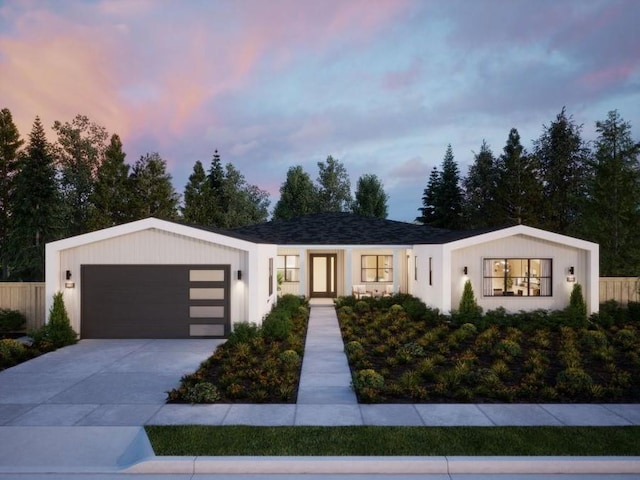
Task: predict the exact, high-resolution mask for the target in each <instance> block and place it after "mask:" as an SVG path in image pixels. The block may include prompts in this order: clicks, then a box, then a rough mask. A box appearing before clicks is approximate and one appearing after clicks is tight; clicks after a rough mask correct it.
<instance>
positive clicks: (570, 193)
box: [534, 107, 588, 234]
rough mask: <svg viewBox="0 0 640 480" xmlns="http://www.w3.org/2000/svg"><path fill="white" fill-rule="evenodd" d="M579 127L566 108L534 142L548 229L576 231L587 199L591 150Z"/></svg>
mask: <svg viewBox="0 0 640 480" xmlns="http://www.w3.org/2000/svg"><path fill="white" fill-rule="evenodd" d="M581 130H582V126H581V125H577V124H576V123H575V121H574V120H573V118H572V117H571V116H567V114H566V112H565V108H564V107H563V108H562V111H561V112H560V113H559V114H558V116H557V117H556V120H555V121H554V122H552V123H551V125H549V126H548V127H544V130H543V132H542V135H541V136H540V138H539V139H538V140H536V142H535V143H534V154H535V156H536V158H537V160H538V162H539V165H540V177H541V180H542V183H543V191H542V193H543V196H544V203H543V206H544V208H543V209H542V212H543V218H542V219H541V225H542V226H543V227H544V228H546V229H547V230H551V231H554V232H558V233H563V234H570V233H573V232H575V226H576V221H577V220H578V211H579V208H580V204H581V201H582V200H583V199H584V196H585V192H584V179H585V177H586V170H587V161H588V149H587V147H586V145H585V143H584V142H583V141H582V137H581V136H580V132H581Z"/></svg>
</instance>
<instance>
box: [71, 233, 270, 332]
mask: <svg viewBox="0 0 640 480" xmlns="http://www.w3.org/2000/svg"><path fill="white" fill-rule="evenodd" d="M247 256H248V253H247V252H246V251H243V250H239V249H235V248H231V247H225V246H221V245H217V244H213V243H210V242H206V241H203V240H198V239H194V238H190V237H186V236H183V235H178V234H175V233H172V232H167V231H164V230H158V229H148V230H142V231H138V232H134V233H129V234H126V235H121V236H118V237H114V238H108V239H105V240H102V241H97V242H93V243H89V244H85V245H80V246H77V247H73V248H70V249H67V250H63V251H61V252H60V257H59V258H60V260H59V261H60V264H59V268H60V275H64V273H65V271H66V270H70V271H71V272H72V280H73V281H74V282H75V288H73V289H68V288H64V289H63V293H64V299H65V305H66V307H67V310H68V313H69V317H70V319H71V323H72V325H73V327H74V329H75V330H76V331H80V321H81V319H80V318H79V317H80V292H81V289H82V280H81V278H80V266H81V265H90V264H93V265H117V264H120V265H127V264H128V265H152V264H158V265H162V264H174V265H180V264H185V265H190V264H194V265H195V264H224V265H231V274H232V277H233V276H234V275H237V271H238V270H239V269H243V270H245V271H246V268H247V265H248V259H247ZM236 278H237V277H234V278H232V279H231V286H230V289H231V291H230V294H231V323H232V324H233V323H235V322H239V321H243V320H247V316H248V307H247V299H246V293H245V290H246V289H245V288H244V287H243V285H242V282H238V281H236ZM62 285H64V282H62ZM258 320H259V319H258Z"/></svg>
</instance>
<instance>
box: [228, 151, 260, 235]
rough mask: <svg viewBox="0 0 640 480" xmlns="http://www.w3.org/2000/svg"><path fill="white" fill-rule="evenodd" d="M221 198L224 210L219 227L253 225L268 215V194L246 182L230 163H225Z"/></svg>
mask: <svg viewBox="0 0 640 480" xmlns="http://www.w3.org/2000/svg"><path fill="white" fill-rule="evenodd" d="M222 198H224V201H225V206H226V210H225V211H224V217H223V218H222V222H221V223H220V224H218V226H219V227H223V228H237V227H242V226H245V225H253V224H256V223H261V222H264V221H266V220H267V217H268V216H269V194H268V193H267V192H265V191H264V190H260V189H259V188H258V187H257V186H255V185H249V184H247V181H246V180H245V178H244V175H242V174H241V173H240V172H239V171H238V170H237V169H236V168H235V167H234V166H233V165H232V164H231V163H227V164H226V165H225V175H224V181H223V184H222Z"/></svg>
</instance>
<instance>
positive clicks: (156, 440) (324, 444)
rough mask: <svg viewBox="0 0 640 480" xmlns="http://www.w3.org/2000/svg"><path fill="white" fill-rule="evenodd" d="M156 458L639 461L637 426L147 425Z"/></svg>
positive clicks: (639, 448)
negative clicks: (463, 457)
mask: <svg viewBox="0 0 640 480" xmlns="http://www.w3.org/2000/svg"><path fill="white" fill-rule="evenodd" d="M145 428H146V431H147V434H148V435H149V440H150V441H151V444H152V446H153V450H154V452H155V454H156V455H189V456H196V455H202V456H218V455H251V456H264V455H290V456H309V455H323V456H346V455H356V456H359V455H385V456H399V455H404V456H406V455H412V456H416V455H417V456H424V455H472V456H476V455H553V456H557V455H576V456H586V455H589V456H591V455H599V456H603V455H625V456H631V455H638V454H640V427H637V426H632V427H491V428H486V427H378V426H358V427H306V426H298V427H252V426H222V427H220V426H216V427H212V426H204V425H176V426H147V427H145Z"/></svg>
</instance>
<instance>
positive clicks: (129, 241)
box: [46, 213, 599, 338]
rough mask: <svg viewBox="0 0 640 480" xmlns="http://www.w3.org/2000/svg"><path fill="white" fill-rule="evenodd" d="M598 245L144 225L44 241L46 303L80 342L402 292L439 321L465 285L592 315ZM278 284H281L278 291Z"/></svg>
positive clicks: (486, 299)
mask: <svg viewBox="0 0 640 480" xmlns="http://www.w3.org/2000/svg"><path fill="white" fill-rule="evenodd" d="M598 261H599V259H598V245H597V244H594V243H591V242H586V241H584V240H579V239H576V238H572V237H567V236H564V235H558V234H555V233H551V232H547V231H544V230H539V229H535V228H531V227H527V226H524V225H517V226H512V227H506V228H500V229H492V230H485V231H448V230H443V229H436V228H432V227H428V226H424V225H416V224H411V223H405V222H397V221H392V220H385V219H379V218H370V217H361V216H358V215H353V214H349V213H321V214H314V215H308V216H304V217H300V218H296V219H292V220H286V221H271V222H266V223H262V224H258V225H252V226H248V227H242V228H238V229H234V230H221V229H213V228H205V227H194V226H188V225H183V224H180V223H175V222H169V221H164V220H159V219H156V218H148V219H145V220H139V221H136V222H132V223H128V224H125V225H119V226H116V227H111V228H107V229H104V230H100V231H96V232H92V233H87V234H84V235H79V236H76V237H71V238H67V239H64V240H59V241H57V242H53V243H50V244H47V247H46V262H47V277H46V285H47V286H46V290H47V293H46V297H47V308H49V306H50V304H51V302H52V297H53V294H54V293H55V292H57V291H60V290H61V291H63V292H64V298H65V304H66V305H67V309H68V311H69V316H70V318H71V321H72V325H73V327H74V328H75V329H76V331H78V332H80V334H81V337H83V338H193V337H199V336H203V337H224V336H227V335H228V334H229V332H230V331H231V329H232V325H233V324H234V323H236V322H240V321H250V322H257V323H259V322H260V321H261V319H262V318H263V317H264V315H266V314H267V313H268V312H269V310H270V309H271V307H272V305H273V304H274V303H275V302H276V301H277V295H278V288H279V287H280V291H281V293H291V294H295V295H305V296H308V297H311V298H316V297H320V298H322V297H324V298H335V297H337V296H341V295H351V294H352V293H355V294H356V295H358V296H381V295H386V294H390V293H392V292H406V293H410V294H413V295H415V296H417V297H419V298H421V299H422V300H423V301H424V302H425V303H426V304H427V305H429V306H431V307H434V308H438V309H440V310H441V311H444V312H448V311H450V310H452V309H455V308H457V305H458V304H459V301H460V297H461V295H462V290H463V286H464V283H465V281H466V280H470V281H471V283H472V285H473V288H474V292H475V295H476V298H477V301H478V304H479V305H480V306H482V307H483V308H484V309H485V310H488V309H493V308H497V307H499V306H503V307H504V308H506V309H507V310H508V311H519V310H532V309H559V308H564V307H565V306H566V305H567V304H568V301H569V295H570V293H571V289H572V287H573V285H574V284H575V283H576V282H577V283H580V284H581V285H582V287H583V293H584V294H585V299H586V303H587V309H588V311H589V312H595V311H597V310H598V302H599V292H598V288H599V282H598V276H599V269H598ZM278 276H280V277H281V279H282V281H281V284H280V285H278V283H279V282H278Z"/></svg>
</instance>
